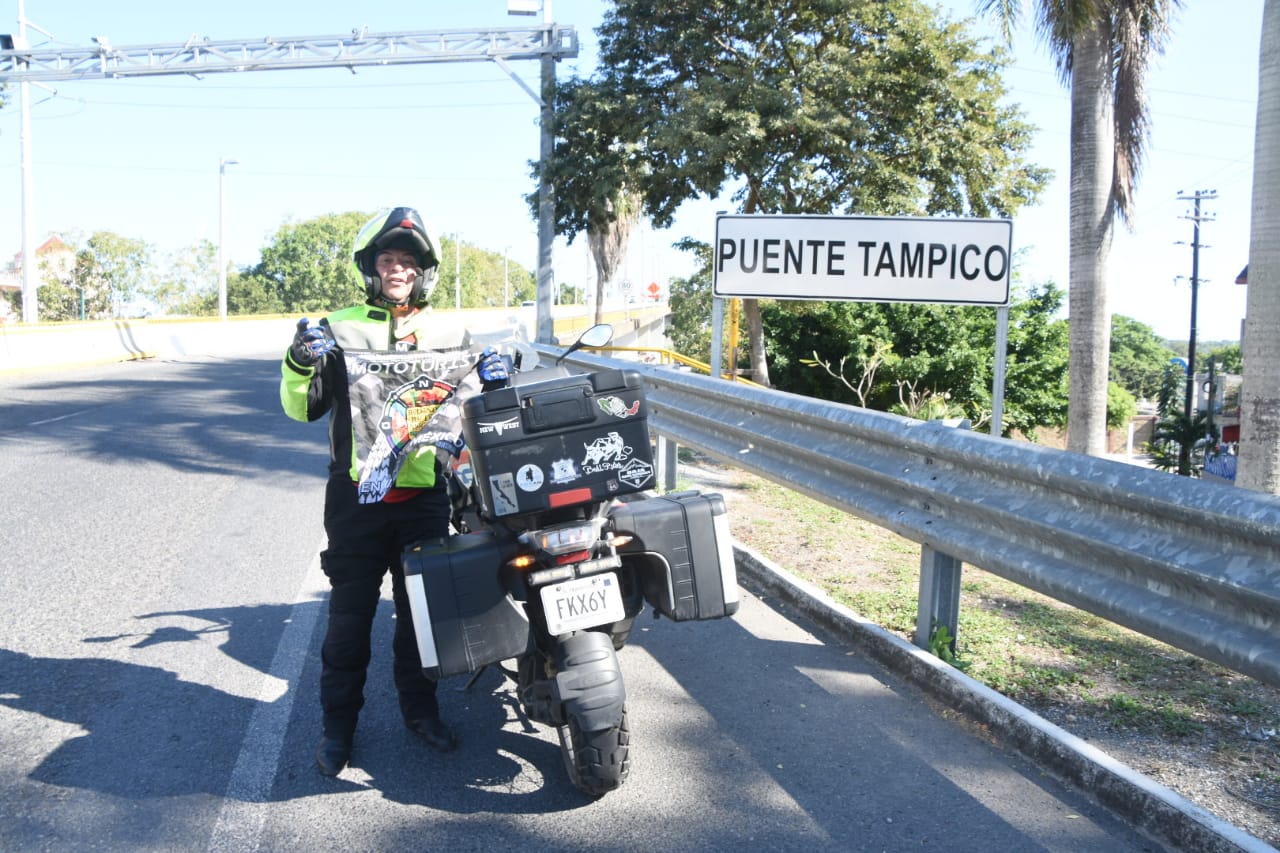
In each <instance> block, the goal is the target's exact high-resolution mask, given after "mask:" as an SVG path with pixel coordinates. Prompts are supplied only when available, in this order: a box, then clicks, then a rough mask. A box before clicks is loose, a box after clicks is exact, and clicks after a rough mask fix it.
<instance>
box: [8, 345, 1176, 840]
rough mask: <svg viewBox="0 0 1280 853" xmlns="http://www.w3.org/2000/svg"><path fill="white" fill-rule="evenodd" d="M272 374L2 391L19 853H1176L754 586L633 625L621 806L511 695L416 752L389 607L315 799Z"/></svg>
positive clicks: (145, 366)
mask: <svg viewBox="0 0 1280 853" xmlns="http://www.w3.org/2000/svg"><path fill="white" fill-rule="evenodd" d="M282 348H283V343H282ZM278 376H279V373H278V361H277V358H276V354H270V355H266V354H264V355H263V356H262V357H260V358H233V359H216V358H202V359H188V360H184V361H171V362H158V361H151V362H137V363H129V364H120V365H113V366H108V367H95V368H86V369H80V370H61V371H58V372H56V373H47V374H35V373H29V374H24V375H21V376H18V377H8V378H0V401H2V405H0V483H3V502H2V506H3V510H2V514H0V518H2V519H3V524H2V526H0V761H2V762H3V767H4V770H5V772H4V773H3V775H0V849H2V850H90V849H92V850H99V849H102V850H176V849H213V850H234V851H242V850H253V849H261V850H308V851H310V850H322V849H346V850H378V851H394V850H448V851H461V850H493V849H498V848H499V847H502V848H506V849H512V850H521V849H527V850H610V851H666V850H671V851H675V850H681V851H684V850H728V849H753V850H768V851H773V850H797V851H806V853H814V851H827V850H855V851H857V850H868V851H873V850H874V851H879V850H888V851H900V850H934V849H936V850H943V849H945V850H948V851H966V850H973V851H978V850H981V851H992V850H1017V851H1037V850H1061V851H1079V850H1090V851H1099V853H1100V851H1138V850H1153V849H1159V848H1158V846H1157V845H1155V844H1153V843H1151V842H1149V841H1146V840H1144V839H1143V838H1142V837H1141V836H1139V835H1138V834H1137V833H1135V832H1134V831H1132V830H1131V829H1129V828H1127V827H1126V826H1125V825H1123V824H1122V823H1121V822H1119V821H1118V820H1116V819H1115V818H1113V817H1112V816H1110V815H1109V814H1108V813H1106V812H1104V811H1102V810H1101V809H1099V808H1098V807H1096V806H1094V805H1092V804H1091V803H1090V802H1089V800H1088V799H1087V798H1086V797H1084V796H1082V795H1080V794H1079V793H1077V792H1074V791H1072V790H1069V789H1065V788H1064V787H1063V786H1061V785H1059V784H1058V783H1057V782H1055V781H1054V780H1053V779H1051V778H1049V777H1047V776H1046V775H1044V774H1043V773H1042V772H1040V771H1039V770H1038V769H1037V768H1036V767H1033V766H1030V765H1028V764H1027V763H1025V762H1024V761H1023V760H1021V759H1020V758H1018V757H1017V756H1014V755H1011V754H1008V753H1006V752H1003V751H1001V750H1000V749H999V748H998V746H997V745H994V744H991V743H989V742H987V741H986V740H984V739H982V738H980V737H975V736H973V735H972V734H970V733H969V732H968V731H967V730H966V729H964V728H962V727H960V726H957V725H956V724H954V723H952V722H948V721H947V720H944V719H943V718H941V717H940V716H938V715H937V714H936V713H935V711H934V710H933V709H932V708H931V707H930V705H929V704H927V703H926V702H925V701H924V700H923V699H922V697H921V696H920V695H919V694H917V693H916V692H915V691H914V690H913V689H912V688H911V687H910V686H908V685H905V684H904V683H902V682H899V681H898V680H897V679H896V678H895V677H894V676H893V675H892V674H889V673H886V672H884V671H882V670H880V669H879V668H878V667H877V666H876V665H875V664H873V663H872V662H870V661H868V660H866V659H865V658H862V657H860V656H859V655H857V654H854V653H853V652H851V651H850V650H849V649H848V648H845V647H843V646H841V645H840V644H839V643H838V642H835V641H833V640H832V639H831V638H829V637H823V636H822V635H820V634H818V633H816V632H815V629H812V628H811V627H808V626H805V625H803V624H798V623H796V622H794V621H792V620H791V619H790V618H788V617H784V616H783V615H780V614H779V613H778V612H777V611H775V610H774V609H771V608H770V606H768V603H767V602H765V601H762V600H761V599H759V598H757V597H756V596H754V595H752V594H750V593H749V592H747V593H745V595H744V601H743V605H742V609H741V610H740V612H739V613H738V615H737V616H735V617H734V618H732V619H725V620H719V621H713V622H704V623H685V624H673V623H671V622H669V621H666V620H662V621H654V620H652V619H650V618H649V616H648V615H647V614H646V615H645V616H643V617H642V618H641V620H640V621H639V622H638V623H637V629H636V631H635V632H634V634H633V635H632V643H631V644H630V645H628V647H627V648H626V649H624V650H623V652H622V653H621V660H622V666H623V671H624V674H625V676H626V680H627V694H628V708H629V713H630V722H631V732H632V770H631V776H630V779H629V780H628V782H627V783H626V784H625V785H624V786H623V788H622V789H620V790H619V791H616V792H614V793H612V794H609V795H607V796H605V797H603V798H601V799H599V800H591V799H589V798H586V797H584V796H583V795H581V794H580V793H578V792H577V791H576V790H575V789H574V788H573V786H572V785H571V784H570V783H569V781H568V778H567V775H566V773H565V770H564V767H563V764H562V762H561V758H560V753H559V747H558V742H557V739H556V735H555V732H554V731H552V730H550V729H547V728H545V727H538V726H534V725H532V724H530V723H528V721H527V720H525V719H524V718H522V716H521V715H520V714H519V712H518V709H517V706H516V703H515V702H514V700H513V696H512V694H511V684H510V682H508V681H505V680H504V678H503V677H502V676H501V675H500V673H498V672H496V671H493V670H490V671H486V672H485V673H484V674H482V675H481V677H480V678H479V680H478V681H477V683H476V684H475V685H474V686H472V687H471V688H470V690H465V689H464V688H465V687H466V681H467V680H466V679H465V678H453V679H449V680H447V681H446V682H444V683H443V684H442V687H441V697H442V707H443V713H444V715H445V716H446V718H447V719H448V720H449V721H450V722H451V723H452V724H453V725H454V726H455V727H456V729H457V731H458V733H459V735H460V737H461V740H462V747H461V749H459V750H458V751H457V752H455V753H451V754H449V755H444V756H440V755H436V754H434V753H431V752H429V751H428V750H427V749H426V748H425V747H424V746H423V745H422V744H421V743H420V742H419V741H417V740H416V739H415V736H414V735H413V734H412V733H410V732H408V731H407V730H406V729H405V728H404V727H403V725H402V724H401V722H400V719H399V712H398V708H397V706H396V701H395V691H394V688H393V687H392V683H391V672H390V666H389V662H390V639H391V632H392V613H391V606H390V601H389V600H387V601H384V603H383V606H382V608H381V610H380V612H379V618H378V622H377V624H376V625H375V638H374V642H375V647H374V648H375V651H374V664H373V667H372V668H371V671H370V677H369V685H368V689H367V695H368V703H367V705H366V708H365V712H364V714H363V715H362V717H361V720H360V728H359V731H358V733H357V742H356V750H355V755H354V761H353V766H351V767H350V768H348V769H347V770H346V771H344V773H343V774H342V775H341V776H340V777H338V778H337V779H326V778H323V777H321V776H320V775H319V774H318V773H317V772H316V770H315V766H314V763H313V750H314V748H315V745H316V743H317V741H318V739H319V733H320V709H319V705H318V702H317V698H316V697H317V679H318V674H319V644H320V638H321V636H322V632H323V625H324V619H325V616H324V601H325V581H324V578H323V575H322V574H321V572H320V570H319V563H318V557H317V555H318V552H319V550H320V549H321V548H322V547H323V530H322V527H321V501H322V497H323V485H324V481H323V472H324V467H325V462H326V457H325V428H324V426H323V425H320V424H312V425H304V424H297V423H294V422H292V421H290V420H288V419H287V418H285V417H284V415H283V414H281V412H280V409H279V401H278V394H277V379H278ZM386 597H387V598H388V599H389V586H388V588H387V590H386Z"/></svg>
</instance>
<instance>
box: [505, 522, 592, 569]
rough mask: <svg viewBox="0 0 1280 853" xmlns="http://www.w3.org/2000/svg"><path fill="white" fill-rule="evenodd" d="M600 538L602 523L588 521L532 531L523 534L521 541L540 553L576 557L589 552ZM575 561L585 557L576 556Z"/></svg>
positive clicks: (587, 555)
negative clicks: (583, 552) (579, 553)
mask: <svg viewBox="0 0 1280 853" xmlns="http://www.w3.org/2000/svg"><path fill="white" fill-rule="evenodd" d="M599 538H600V522H599V521H588V522H583V523H574V524H565V525H561V526H560V527H548V528H546V529H544V530H530V531H529V532H527V533H525V534H523V535H522V536H521V537H520V540H521V541H522V542H524V543H525V544H527V545H530V546H532V547H533V548H534V549H536V550H538V551H542V552H543V553H546V554H549V555H551V556H553V557H560V556H563V555H566V554H572V555H576V554H577V553H578V552H580V551H587V552H589V551H590V550H591V546H592V545H594V544H595V543H596V541H597V540H599ZM590 556H591V555H590V553H587V554H586V557H590ZM573 559H574V560H581V559H585V557H579V556H574V557H573ZM556 562H564V561H562V560H557V561H556Z"/></svg>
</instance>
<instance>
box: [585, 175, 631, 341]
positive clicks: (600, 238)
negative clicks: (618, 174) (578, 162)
mask: <svg viewBox="0 0 1280 853" xmlns="http://www.w3.org/2000/svg"><path fill="white" fill-rule="evenodd" d="M638 221H640V198H639V196H637V195H635V194H634V193H630V192H628V191H627V190H625V189H624V190H620V191H619V192H618V194H617V195H616V196H614V198H613V199H611V200H610V201H609V202H608V203H607V204H606V211H605V213H604V214H603V215H601V216H594V215H593V216H588V222H589V224H588V226H587V245H588V246H589V247H590V248H591V257H592V259H593V260H594V261H595V264H596V316H595V321H596V322H597V323H599V322H600V321H601V318H602V317H603V316H604V287H605V285H606V284H608V283H609V282H610V281H611V280H612V279H613V276H614V274H615V273H617V271H618V267H619V266H621V265H622V259H623V258H624V257H625V256H626V254H627V240H629V239H630V237H631V228H632V226H634V225H635V224H636V223H637V222H638Z"/></svg>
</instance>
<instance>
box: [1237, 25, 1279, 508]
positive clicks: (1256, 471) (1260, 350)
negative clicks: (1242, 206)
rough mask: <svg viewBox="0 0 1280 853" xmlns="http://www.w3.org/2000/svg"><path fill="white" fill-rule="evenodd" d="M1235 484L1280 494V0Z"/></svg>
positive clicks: (1265, 29) (1266, 42)
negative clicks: (1278, 330) (1277, 334)
mask: <svg viewBox="0 0 1280 853" xmlns="http://www.w3.org/2000/svg"><path fill="white" fill-rule="evenodd" d="M1250 228H1251V232H1250V235H1249V295H1248V297H1247V299H1248V303H1247V306H1246V310H1245V324H1244V346H1243V357H1244V388H1243V391H1242V399H1241V401H1240V409H1241V422H1240V461H1239V469H1238V473H1237V474H1236V485H1238V486H1243V487H1245V488H1247V489H1255V490H1257V491H1260V492H1270V493H1271V494H1280V338H1277V336H1276V333H1275V330H1276V329H1277V328H1280V2H1277V0H1267V3H1266V5H1265V6H1264V7H1263V12H1262V44H1261V47H1260V51H1259V65H1258V123H1257V133H1256V141H1255V143H1254V149H1253V218H1252V224H1251V226H1250Z"/></svg>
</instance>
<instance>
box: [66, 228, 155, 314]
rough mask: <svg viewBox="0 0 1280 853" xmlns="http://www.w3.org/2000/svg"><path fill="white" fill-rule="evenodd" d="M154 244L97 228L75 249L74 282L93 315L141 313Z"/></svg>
mask: <svg viewBox="0 0 1280 853" xmlns="http://www.w3.org/2000/svg"><path fill="white" fill-rule="evenodd" d="M151 252H152V248H151V245H150V244H149V243H147V242H145V241H143V240H137V239H133V238H130V237H121V236H120V235H119V234H115V233H112V232H110V231H98V232H96V233H95V234H94V235H93V236H92V237H90V238H89V239H88V240H87V241H86V243H85V246H84V248H83V249H80V250H79V251H78V252H76V263H75V274H74V286H75V287H76V288H78V289H81V290H82V293H83V299H84V305H85V316H86V318H90V319H102V318H104V317H123V316H128V315H129V314H130V313H141V311H142V307H141V306H140V305H139V304H138V299H139V297H141V296H144V295H145V294H146V293H147V292H148V290H149V282H150V279H149V276H150V275H151V269H150V264H151Z"/></svg>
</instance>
